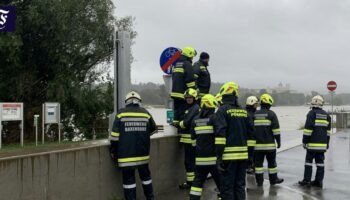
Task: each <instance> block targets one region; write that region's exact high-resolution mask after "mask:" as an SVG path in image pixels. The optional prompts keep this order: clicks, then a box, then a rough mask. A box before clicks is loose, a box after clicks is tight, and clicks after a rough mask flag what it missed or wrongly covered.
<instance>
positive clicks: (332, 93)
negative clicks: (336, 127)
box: [327, 81, 337, 134]
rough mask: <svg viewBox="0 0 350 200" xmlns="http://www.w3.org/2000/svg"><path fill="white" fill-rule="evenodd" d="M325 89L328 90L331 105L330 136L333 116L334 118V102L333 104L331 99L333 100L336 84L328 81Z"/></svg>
mask: <svg viewBox="0 0 350 200" xmlns="http://www.w3.org/2000/svg"><path fill="white" fill-rule="evenodd" d="M327 88H328V90H329V93H330V94H331V104H332V115H331V117H332V118H331V119H332V122H331V129H332V134H333V118H334V117H333V116H334V109H333V107H334V102H333V98H334V92H335V90H336V89H337V83H336V82H335V81H329V82H328V83H327Z"/></svg>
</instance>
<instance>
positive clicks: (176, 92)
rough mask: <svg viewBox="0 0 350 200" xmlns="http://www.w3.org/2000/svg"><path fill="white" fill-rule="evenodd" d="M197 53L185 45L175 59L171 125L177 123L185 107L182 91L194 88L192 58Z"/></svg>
mask: <svg viewBox="0 0 350 200" xmlns="http://www.w3.org/2000/svg"><path fill="white" fill-rule="evenodd" d="M196 54H197V52H196V50H195V49H194V48H192V47H185V48H184V49H183V50H182V55H181V57H180V58H179V59H178V60H177V63H176V65H175V67H174V68H173V73H172V81H173V82H172V91H171V94H170V96H171V98H172V99H173V100H174V121H173V125H176V124H178V123H179V120H180V119H181V118H182V117H183V115H184V112H185V107H186V102H185V100H184V93H185V91H186V90H187V89H189V88H194V89H196V79H195V76H194V73H193V66H192V60H193V57H195V56H196Z"/></svg>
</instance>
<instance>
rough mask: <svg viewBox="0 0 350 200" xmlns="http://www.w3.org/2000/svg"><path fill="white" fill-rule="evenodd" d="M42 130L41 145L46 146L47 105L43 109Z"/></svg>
mask: <svg viewBox="0 0 350 200" xmlns="http://www.w3.org/2000/svg"><path fill="white" fill-rule="evenodd" d="M41 126H42V129H41V144H44V142H45V103H44V104H43V107H42V123H41Z"/></svg>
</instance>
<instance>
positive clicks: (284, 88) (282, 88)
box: [266, 83, 296, 94]
mask: <svg viewBox="0 0 350 200" xmlns="http://www.w3.org/2000/svg"><path fill="white" fill-rule="evenodd" d="M266 91H267V92H268V93H277V94H280V93H296V91H295V90H292V89H291V86H290V84H288V83H287V84H286V85H283V84H282V83H279V84H278V85H277V86H276V87H267V89H266Z"/></svg>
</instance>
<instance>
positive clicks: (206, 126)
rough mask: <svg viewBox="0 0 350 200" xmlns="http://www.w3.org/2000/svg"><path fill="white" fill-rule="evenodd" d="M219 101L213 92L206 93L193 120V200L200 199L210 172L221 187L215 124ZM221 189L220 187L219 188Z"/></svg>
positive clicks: (191, 197)
mask: <svg viewBox="0 0 350 200" xmlns="http://www.w3.org/2000/svg"><path fill="white" fill-rule="evenodd" d="M217 106H218V102H217V101H216V99H215V97H214V96H213V95H211V94H206V95H204V96H203V97H202V99H201V102H200V107H201V111H200V113H199V114H198V115H197V116H196V117H195V118H194V120H193V122H192V129H191V136H192V140H194V141H195V142H196V143H195V144H196V145H195V148H196V149H195V155H196V156H195V162H196V163H195V164H196V170H195V178H194V181H193V183H192V187H191V191H190V199H191V200H199V199H200V198H201V195H202V190H203V184H204V182H205V180H206V179H207V177H208V174H209V173H210V174H211V175H212V177H213V179H214V181H215V183H216V185H217V187H218V188H220V181H219V173H218V171H217V168H216V151H215V126H216V124H217V119H216V116H215V109H216V107H217ZM219 190H220V189H219Z"/></svg>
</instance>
